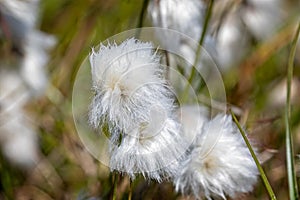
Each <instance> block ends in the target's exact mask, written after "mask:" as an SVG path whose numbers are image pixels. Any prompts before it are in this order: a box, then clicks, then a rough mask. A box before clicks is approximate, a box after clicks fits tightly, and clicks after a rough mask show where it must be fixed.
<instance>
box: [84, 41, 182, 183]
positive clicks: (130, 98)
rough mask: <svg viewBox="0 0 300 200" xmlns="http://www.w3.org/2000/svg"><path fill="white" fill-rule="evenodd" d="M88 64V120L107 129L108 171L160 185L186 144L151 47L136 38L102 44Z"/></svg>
mask: <svg viewBox="0 0 300 200" xmlns="http://www.w3.org/2000/svg"><path fill="white" fill-rule="evenodd" d="M90 63H91V71H92V82H93V83H92V85H93V90H94V92H95V96H94V98H93V100H92V103H91V105H90V112H89V122H90V124H91V125H92V127H94V128H96V129H97V128H100V130H101V128H103V126H106V127H108V130H109V133H110V141H111V151H110V152H111V161H110V168H111V170H117V171H120V172H124V173H127V174H128V175H129V176H130V177H131V178H132V179H133V178H134V177H135V174H136V173H141V174H143V175H144V176H145V177H147V178H153V179H155V180H157V181H161V180H162V179H163V178H164V177H166V176H168V175H170V174H171V171H169V170H168V168H166V165H167V164H170V162H171V161H174V162H176V159H177V158H178V157H180V155H181V154H182V153H183V152H184V150H185V143H184V141H183V140H182V139H181V137H180V134H179V131H180V126H179V124H178V122H177V120H176V119H174V118H173V112H174V110H175V107H174V96H173V94H172V92H171V88H170V86H169V85H167V82H166V81H165V79H164V77H163V69H162V68H161V67H160V64H159V56H158V55H157V54H156V53H155V52H154V47H153V45H152V44H151V43H149V42H141V41H138V40H136V39H134V38H131V39H127V40H125V41H124V42H122V43H121V44H119V45H118V44H116V43H112V44H108V45H107V46H105V45H103V44H101V45H100V48H99V51H95V50H93V52H92V54H91V55H90ZM120 138H121V140H120Z"/></svg>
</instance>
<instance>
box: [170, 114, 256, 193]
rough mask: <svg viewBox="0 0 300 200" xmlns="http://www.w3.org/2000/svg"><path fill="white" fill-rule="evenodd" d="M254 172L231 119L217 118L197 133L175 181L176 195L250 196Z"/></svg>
mask: <svg viewBox="0 0 300 200" xmlns="http://www.w3.org/2000/svg"><path fill="white" fill-rule="evenodd" d="M257 174H258V172H257V168H256V165H255V163H254V161H253V159H252V157H251V155H250V152H249V150H248V148H247V146H246V145H245V143H244V141H243V139H242V137H241V135H240V134H239V132H238V129H237V127H236V126H235V125H234V124H233V122H232V119H231V117H230V116H226V115H225V116H224V115H218V116H216V117H215V118H214V119H212V120H211V121H209V122H207V123H206V124H205V125H204V127H203V130H202V131H201V130H199V139H198V140H197V144H195V146H194V148H193V150H192V151H191V154H190V155H189V156H188V157H187V158H186V159H185V160H184V161H183V162H182V163H181V166H180V169H179V173H178V175H177V176H176V177H175V181H174V182H175V186H176V190H177V191H181V192H182V193H184V194H187V193H192V194H193V195H194V196H195V197H197V198H200V197H201V196H205V197H206V198H208V199H211V198H214V197H221V198H223V199H226V196H230V197H235V196H236V195H237V194H238V193H245V192H249V191H251V190H252V189H253V185H254V184H255V182H256V179H257Z"/></svg>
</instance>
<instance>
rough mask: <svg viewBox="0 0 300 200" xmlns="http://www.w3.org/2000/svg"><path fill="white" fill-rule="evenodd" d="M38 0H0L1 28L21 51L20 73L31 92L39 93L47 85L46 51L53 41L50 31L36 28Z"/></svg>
mask: <svg viewBox="0 0 300 200" xmlns="http://www.w3.org/2000/svg"><path fill="white" fill-rule="evenodd" d="M38 8H39V0H29V1H21V0H1V1H0V13H1V16H2V21H3V22H2V26H3V27H2V30H3V31H2V32H1V34H0V35H2V36H4V37H5V38H6V39H7V40H9V41H10V42H11V43H12V45H13V46H14V48H16V49H17V51H18V52H20V57H19V58H18V59H19V60H20V64H19V65H20V70H19V71H20V76H21V77H22V78H23V80H24V81H25V83H26V84H27V86H28V87H29V90H30V92H31V93H32V95H34V96H36V95H41V94H43V93H44V91H45V89H46V86H47V83H48V81H47V75H46V72H45V65H46V63H47V62H48V52H47V50H49V49H51V48H52V47H53V46H54V45H55V43H56V41H55V38H54V37H53V36H51V35H48V34H45V33H43V32H41V31H39V30H38V29H37V28H36V27H37V26H38V23H39V20H38V19H39V9H38Z"/></svg>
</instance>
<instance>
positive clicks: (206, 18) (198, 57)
mask: <svg viewBox="0 0 300 200" xmlns="http://www.w3.org/2000/svg"><path fill="white" fill-rule="evenodd" d="M213 4H214V0H210V1H209V5H208V8H207V12H206V15H205V21H204V26H203V30H202V33H201V37H200V40H199V43H198V47H197V51H196V57H195V60H194V64H193V67H192V71H191V74H190V76H189V78H188V83H190V84H191V83H192V81H193V79H194V77H195V75H196V72H197V70H196V65H197V63H198V61H199V59H200V54H201V49H202V45H203V42H204V39H205V35H206V32H207V28H208V24H209V21H210V18H211V15H212V10H213ZM188 91H189V85H188V84H187V85H186V87H185V89H184V93H183V102H184V101H185V99H186V98H187V96H188Z"/></svg>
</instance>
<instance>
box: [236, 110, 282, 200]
mask: <svg viewBox="0 0 300 200" xmlns="http://www.w3.org/2000/svg"><path fill="white" fill-rule="evenodd" d="M230 113H231V116H232V118H233V120H234V122H235V124H236V125H237V127H238V128H239V130H240V132H241V135H242V136H243V138H244V141H245V143H246V145H247V147H248V149H249V151H250V153H251V156H252V158H253V160H254V162H255V164H256V167H257V169H258V171H259V173H260V177H261V178H262V181H263V183H264V185H265V187H266V189H267V191H268V193H269V196H270V198H271V199H272V200H276V196H275V194H274V192H273V190H272V187H271V185H270V183H269V181H268V178H267V176H266V174H265V172H264V170H263V168H262V166H261V165H260V163H259V161H258V159H257V157H256V155H255V153H254V151H253V149H252V146H251V144H250V142H249V140H248V138H247V136H246V133H245V132H244V130H243V129H242V127H241V125H240V123H239V122H238V120H237V118H236V117H235V115H234V113H233V112H232V110H230Z"/></svg>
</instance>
